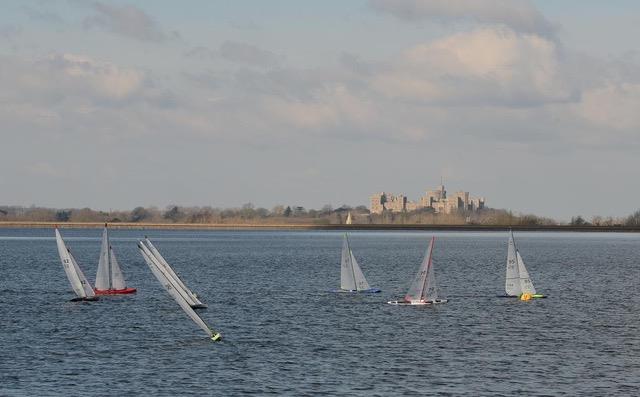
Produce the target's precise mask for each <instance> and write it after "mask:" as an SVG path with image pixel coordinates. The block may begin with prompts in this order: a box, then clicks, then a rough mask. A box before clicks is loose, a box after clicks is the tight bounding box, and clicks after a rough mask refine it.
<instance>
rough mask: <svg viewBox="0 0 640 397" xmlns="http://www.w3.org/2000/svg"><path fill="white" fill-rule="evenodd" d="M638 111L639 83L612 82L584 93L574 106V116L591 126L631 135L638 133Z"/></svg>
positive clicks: (639, 103)
mask: <svg viewBox="0 0 640 397" xmlns="http://www.w3.org/2000/svg"><path fill="white" fill-rule="evenodd" d="M638 109H640V84H633V83H612V82H609V83H607V84H606V85H604V86H599V87H595V88H593V89H590V90H587V91H585V92H584V93H583V95H582V100H581V101H580V103H579V104H578V105H577V106H576V107H575V110H576V111H577V114H578V115H579V116H580V117H582V118H583V119H584V120H586V121H587V122H589V123H590V124H593V125H595V126H598V127H600V128H602V129H606V130H608V131H611V130H614V131H623V132H624V131H627V132H630V133H631V132H632V133H634V134H636V133H637V131H638V130H640V116H639V114H638ZM611 132H612V133H613V131H611Z"/></svg>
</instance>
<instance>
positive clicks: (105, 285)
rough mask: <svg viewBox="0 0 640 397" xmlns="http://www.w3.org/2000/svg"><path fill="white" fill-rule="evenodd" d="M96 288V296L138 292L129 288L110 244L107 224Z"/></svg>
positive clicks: (103, 234)
mask: <svg viewBox="0 0 640 397" xmlns="http://www.w3.org/2000/svg"><path fill="white" fill-rule="evenodd" d="M95 287H96V288H95V292H96V295H124V294H133V293H135V292H136V289H135V288H127V284H126V283H125V281H124V276H123V275H122V270H120V265H119V264H118V260H117V259H116V254H115V253H114V252H113V247H112V246H111V243H110V242H109V232H108V231H107V224H106V223H105V225H104V230H103V231H102V248H101V249H100V259H99V260H98V272H97V273H96V284H95Z"/></svg>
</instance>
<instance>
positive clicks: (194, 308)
mask: <svg viewBox="0 0 640 397" xmlns="http://www.w3.org/2000/svg"><path fill="white" fill-rule="evenodd" d="M189 306H191V308H192V309H193V310H198V309H206V308H207V305H205V304H204V303H201V304H199V305H189Z"/></svg>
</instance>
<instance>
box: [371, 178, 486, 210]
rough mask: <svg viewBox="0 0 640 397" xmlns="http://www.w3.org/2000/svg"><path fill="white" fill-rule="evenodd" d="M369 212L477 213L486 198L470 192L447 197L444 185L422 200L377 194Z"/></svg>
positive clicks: (383, 193) (428, 192)
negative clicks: (474, 196)
mask: <svg viewBox="0 0 640 397" xmlns="http://www.w3.org/2000/svg"><path fill="white" fill-rule="evenodd" d="M370 203H371V204H370V206H369V210H370V211H371V213H372V214H381V213H383V212H384V211H389V212H404V211H416V210H420V209H432V210H433V211H434V212H435V213H441V214H450V213H453V212H458V211H462V212H464V211H477V210H480V209H482V208H484V206H485V199H484V197H479V198H472V197H470V196H469V192H463V191H458V192H455V193H453V194H451V195H450V196H448V197H447V191H446V190H445V188H444V185H440V186H438V187H437V188H436V189H435V190H428V191H427V192H426V194H425V195H424V196H423V197H420V200H418V201H417V202H416V201H408V200H407V197H406V196H404V195H402V194H400V195H397V196H396V195H393V194H390V193H385V192H382V193H376V194H374V195H373V196H371V200H370Z"/></svg>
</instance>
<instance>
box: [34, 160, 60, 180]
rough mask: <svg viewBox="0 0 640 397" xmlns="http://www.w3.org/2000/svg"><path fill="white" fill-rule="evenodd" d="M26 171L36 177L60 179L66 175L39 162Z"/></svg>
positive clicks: (43, 162) (46, 163)
mask: <svg viewBox="0 0 640 397" xmlns="http://www.w3.org/2000/svg"><path fill="white" fill-rule="evenodd" d="M26 171H27V172H29V173H30V174H32V175H35V176H42V177H49V178H60V177H62V176H64V173H63V172H62V171H61V170H59V169H57V168H56V167H54V166H53V165H51V164H50V163H48V162H45V161H38V162H35V163H33V164H30V165H28V166H27V167H26Z"/></svg>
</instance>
